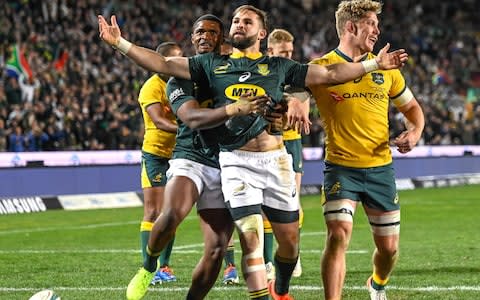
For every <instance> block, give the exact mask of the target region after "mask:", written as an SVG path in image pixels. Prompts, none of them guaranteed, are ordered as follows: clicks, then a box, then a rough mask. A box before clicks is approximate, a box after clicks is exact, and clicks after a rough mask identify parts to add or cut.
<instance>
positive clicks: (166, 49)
mask: <svg viewBox="0 0 480 300" xmlns="http://www.w3.org/2000/svg"><path fill="white" fill-rule="evenodd" d="M175 48H178V49H182V47H180V45H179V44H177V43H175V42H163V43H161V44H159V45H158V46H157V49H155V51H156V52H157V53H160V54H161V55H162V56H170V55H169V54H170V51H172V50H173V49H175Z"/></svg>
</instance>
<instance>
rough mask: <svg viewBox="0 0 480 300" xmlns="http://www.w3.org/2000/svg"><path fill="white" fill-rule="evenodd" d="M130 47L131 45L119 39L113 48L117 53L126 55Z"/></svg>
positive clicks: (121, 38)
mask: <svg viewBox="0 0 480 300" xmlns="http://www.w3.org/2000/svg"><path fill="white" fill-rule="evenodd" d="M131 47H132V43H130V42H129V41H127V40H126V39H124V38H123V37H120V40H119V41H118V44H117V46H115V48H116V49H118V51H120V52H121V53H122V54H127V52H128V50H130V48H131Z"/></svg>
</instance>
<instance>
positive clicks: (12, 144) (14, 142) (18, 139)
mask: <svg viewBox="0 0 480 300" xmlns="http://www.w3.org/2000/svg"><path fill="white" fill-rule="evenodd" d="M8 144H9V146H8V151H9V152H23V151H25V136H24V135H23V129H22V126H20V125H16V126H15V127H14V132H12V133H10V135H9V136H8Z"/></svg>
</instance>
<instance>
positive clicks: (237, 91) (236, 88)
mask: <svg viewBox="0 0 480 300" xmlns="http://www.w3.org/2000/svg"><path fill="white" fill-rule="evenodd" d="M247 93H250V94H251V96H252V97H255V96H263V95H265V90H264V89H263V88H262V87H259V86H258V85H254V84H247V83H240V84H234V85H231V86H229V87H227V88H226V89H225V96H227V98H228V99H231V100H234V101H237V100H238V99H239V98H240V97H241V96H242V95H245V94H247Z"/></svg>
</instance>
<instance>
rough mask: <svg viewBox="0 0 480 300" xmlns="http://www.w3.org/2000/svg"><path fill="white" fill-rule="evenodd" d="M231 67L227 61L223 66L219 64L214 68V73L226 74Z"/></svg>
mask: <svg viewBox="0 0 480 300" xmlns="http://www.w3.org/2000/svg"><path fill="white" fill-rule="evenodd" d="M229 67H230V64H229V63H227V64H225V65H222V66H218V67H216V68H215V69H214V70H213V73H215V74H225V73H227V69H228V68H229Z"/></svg>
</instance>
